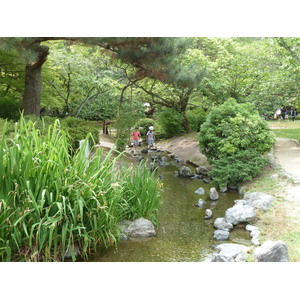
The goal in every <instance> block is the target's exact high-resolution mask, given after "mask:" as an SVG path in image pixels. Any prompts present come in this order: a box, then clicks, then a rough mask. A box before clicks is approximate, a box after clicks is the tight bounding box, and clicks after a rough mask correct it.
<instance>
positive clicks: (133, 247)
mask: <svg viewBox="0 0 300 300" xmlns="http://www.w3.org/2000/svg"><path fill="white" fill-rule="evenodd" d="M168 163H169V164H170V165H168V166H165V167H160V168H159V169H158V170H157V176H160V175H162V176H163V178H162V182H163V185H164V191H163V192H162V205H161V206H160V208H159V217H158V219H159V227H158V229H157V236H156V237H152V238H139V239H129V240H127V241H124V242H120V244H119V245H118V248H117V249H116V248H109V249H101V250H99V251H98V252H97V253H96V254H95V255H93V256H91V257H90V259H89V261H94V262H96V261H99V262H100V261H102V262H179V261H186V262H188V261H192V262H197V261H203V260H204V259H205V258H206V257H207V256H209V255H210V254H211V253H212V252H213V245H215V244H219V243H220V242H216V241H214V240H213V233H214V230H215V229H214V226H213V223H214V220H215V219H216V218H218V217H224V214H225V210H226V209H227V208H229V207H231V206H233V204H234V200H236V199H239V195H238V193H237V192H236V191H229V192H227V193H219V196H220V199H219V200H218V201H211V200H210V199H209V189H210V188H211V185H209V184H205V183H204V182H203V181H202V180H200V179H190V178H179V177H178V176H175V175H174V171H178V170H179V168H180V166H181V164H178V163H176V162H175V161H174V160H173V159H171V158H168ZM191 169H192V170H193V171H194V169H193V168H192V167H191ZM199 187H203V188H204V189H205V195H202V196H200V195H198V194H195V190H197V189H198V188H199ZM200 198H202V199H203V200H205V201H206V205H205V207H203V208H199V207H195V206H194V204H196V203H197V202H198V200H199V199H200ZM206 208H210V209H211V210H212V211H213V217H212V219H210V220H205V219H204V216H205V209H206ZM230 238H231V240H230V241H231V242H237V243H243V244H249V235H248V234H247V233H246V231H245V230H244V229H241V228H237V229H234V230H233V231H232V232H231V234H230ZM230 241H229V242H230ZM227 242H228V241H227Z"/></svg>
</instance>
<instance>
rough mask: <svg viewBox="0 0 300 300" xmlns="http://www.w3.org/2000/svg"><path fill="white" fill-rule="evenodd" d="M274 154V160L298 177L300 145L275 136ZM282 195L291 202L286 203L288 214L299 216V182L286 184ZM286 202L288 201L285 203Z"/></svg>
mask: <svg viewBox="0 0 300 300" xmlns="http://www.w3.org/2000/svg"><path fill="white" fill-rule="evenodd" d="M274 155H275V160H276V162H277V163H278V164H279V165H280V166H281V167H282V169H284V170H285V171H286V172H287V173H289V174H291V175H293V176H294V177H298V178H300V145H299V144H298V143H297V142H296V141H293V140H290V139H287V138H277V139H276V143H275V147H274ZM282 196H283V197H284V198H285V199H286V200H287V201H288V202H289V203H290V204H291V205H287V207H288V211H289V213H288V215H289V216H293V217H296V218H298V219H299V218H300V184H286V185H285V186H284V192H283V194H282ZM287 204H288V203H287Z"/></svg>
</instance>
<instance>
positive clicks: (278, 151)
mask: <svg viewBox="0 0 300 300" xmlns="http://www.w3.org/2000/svg"><path fill="white" fill-rule="evenodd" d="M274 154H275V157H276V160H277V162H278V163H279V164H280V165H281V167H282V168H283V169H284V170H285V171H286V172H288V173H290V174H292V175H293V176H296V177H299V178H300V146H299V144H298V143H297V142H295V141H293V140H290V139H287V138H277V139H276V143H275V148H274Z"/></svg>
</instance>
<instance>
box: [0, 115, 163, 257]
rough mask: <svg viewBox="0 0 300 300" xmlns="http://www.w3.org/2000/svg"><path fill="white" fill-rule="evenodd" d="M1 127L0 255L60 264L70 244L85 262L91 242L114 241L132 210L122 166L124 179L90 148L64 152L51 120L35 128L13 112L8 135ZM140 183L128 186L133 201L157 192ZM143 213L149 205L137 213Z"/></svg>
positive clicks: (112, 160) (112, 161) (65, 140)
mask: <svg viewBox="0 0 300 300" xmlns="http://www.w3.org/2000/svg"><path fill="white" fill-rule="evenodd" d="M6 129H7V123H6V124H5V125H4V128H3V134H2V139H1V144H0V156H1V158H2V163H1V164H0V178H1V179H2V182H1V186H0V259H1V260H2V261H10V260H25V261H57V260H58V261H60V260H64V254H65V252H66V251H67V250H68V249H69V250H71V253H72V251H73V249H75V248H76V247H78V249H79V251H80V256H81V257H82V258H83V259H86V258H87V256H88V254H89V253H90V252H91V251H92V250H93V249H95V248H96V247H97V246H98V245H100V244H101V245H103V244H104V245H105V246H109V245H112V244H115V243H117V241H118V236H119V225H118V224H119V222H120V221H121V220H123V219H125V218H130V217H131V216H134V215H135V214H132V213H130V210H133V211H135V210H137V209H136V208H134V207H132V205H134V204H133V203H129V197H128V191H127V186H128V180H129V178H130V173H129V170H128V171H127V173H126V175H127V177H126V179H124V175H125V174H124V173H123V174H120V173H118V172H117V171H116V169H115V167H114V166H115V163H116V160H117V159H118V158H119V156H118V157H117V158H113V157H112V155H111V153H110V154H109V155H107V156H106V157H105V158H104V159H103V158H102V155H101V150H97V152H96V153H95V155H94V156H93V157H92V158H91V159H87V158H86V157H85V145H83V147H82V148H80V149H78V150H77V151H76V152H75V153H74V155H71V154H70V151H69V148H70V145H69V143H68V136H67V133H66V132H65V131H64V130H62V129H61V128H60V123H59V121H58V120H56V121H55V122H54V124H53V125H50V126H49V127H46V126H45V127H44V128H42V129H41V130H39V129H37V128H36V127H35V124H34V122H32V121H28V122H26V120H24V118H22V117H21V119H20V121H19V122H18V123H16V124H15V130H14V134H13V136H12V138H6V134H5V133H6ZM88 137H91V135H89V136H88ZM87 141H88V139H86V140H85V143H87ZM147 175H149V174H148V173H146V172H144V176H145V178H147ZM132 176H133V178H135V175H134V173H133V175H132ZM147 180H149V182H150V183H151V184H148V185H141V184H137V185H136V186H137V187H138V188H139V189H140V190H141V191H140V195H142V196H140V198H139V200H140V203H146V202H147V201H150V202H151V198H150V197H153V198H155V199H156V198H157V197H159V196H158V191H157V190H156V191H154V190H151V189H150V190H151V191H150V190H149V191H147V190H148V187H149V186H151V187H153V186H154V185H155V182H152V181H154V179H153V178H152V177H151V178H148V179H147ZM133 185H134V183H133ZM147 196H149V198H147V199H145V198H143V197H147ZM147 205H148V204H147ZM124 207H125V209H124ZM151 210H153V213H155V210H156V207H152V208H150V209H149V211H147V210H146V209H145V210H144V211H142V212H140V213H141V214H143V213H145V212H146V211H147V215H151ZM72 259H73V260H75V255H74V253H72Z"/></svg>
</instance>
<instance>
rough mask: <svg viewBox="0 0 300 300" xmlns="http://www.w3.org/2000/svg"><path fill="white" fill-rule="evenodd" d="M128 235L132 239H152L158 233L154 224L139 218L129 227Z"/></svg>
mask: <svg viewBox="0 0 300 300" xmlns="http://www.w3.org/2000/svg"><path fill="white" fill-rule="evenodd" d="M128 235H129V236H131V237H151V236H155V235H156V232H155V228H154V225H153V224H152V222H150V221H149V220H147V219H144V218H139V219H137V220H135V221H133V222H132V223H131V225H130V226H129V227H128Z"/></svg>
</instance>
